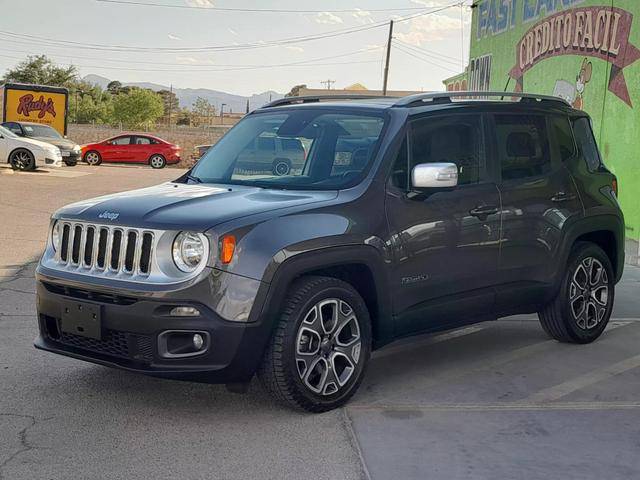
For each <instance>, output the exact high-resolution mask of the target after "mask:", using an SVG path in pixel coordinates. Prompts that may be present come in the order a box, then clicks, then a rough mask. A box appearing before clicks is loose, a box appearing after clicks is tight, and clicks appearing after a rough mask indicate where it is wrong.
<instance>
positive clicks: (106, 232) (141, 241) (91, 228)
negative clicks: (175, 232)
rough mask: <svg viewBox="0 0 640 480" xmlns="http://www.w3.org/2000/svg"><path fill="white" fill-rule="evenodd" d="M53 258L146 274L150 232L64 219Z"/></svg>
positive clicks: (150, 255) (64, 262) (70, 263)
mask: <svg viewBox="0 0 640 480" xmlns="http://www.w3.org/2000/svg"><path fill="white" fill-rule="evenodd" d="M61 228H62V236H61V240H60V246H59V249H58V252H57V255H56V260H57V261H58V263H59V264H61V265H62V266H64V267H77V268H86V269H91V270H98V271H103V272H106V271H109V272H112V273H117V274H123V275H131V276H134V275H135V276H148V275H149V273H150V272H151V264H152V259H153V246H154V234H153V232H149V231H145V230H140V229H137V228H125V227H112V226H101V225H89V224H84V223H75V222H66V221H65V222H63V223H62V225H61Z"/></svg>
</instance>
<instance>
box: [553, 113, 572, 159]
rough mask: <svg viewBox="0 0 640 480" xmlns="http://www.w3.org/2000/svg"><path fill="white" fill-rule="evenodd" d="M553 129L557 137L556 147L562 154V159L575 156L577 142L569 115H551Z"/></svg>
mask: <svg viewBox="0 0 640 480" xmlns="http://www.w3.org/2000/svg"><path fill="white" fill-rule="evenodd" d="M550 121H551V129H552V130H553V136H554V137H555V138H554V140H555V142H554V143H555V145H554V147H555V149H556V150H557V152H558V153H559V155H560V159H561V160H562V161H563V162H564V161H565V160H569V159H570V158H572V157H574V156H575V154H576V144H575V142H574V141H573V133H572V132H571V125H570V123H569V119H568V118H567V117H558V116H553V117H550Z"/></svg>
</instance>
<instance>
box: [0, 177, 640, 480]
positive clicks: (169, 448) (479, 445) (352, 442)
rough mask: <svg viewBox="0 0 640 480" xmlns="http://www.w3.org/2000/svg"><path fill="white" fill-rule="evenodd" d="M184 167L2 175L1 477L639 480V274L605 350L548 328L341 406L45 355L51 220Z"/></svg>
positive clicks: (475, 342)
mask: <svg viewBox="0 0 640 480" xmlns="http://www.w3.org/2000/svg"><path fill="white" fill-rule="evenodd" d="M180 173H181V172H180V171H178V170H176V169H165V170H161V171H155V170H151V169H149V168H123V167H109V166H101V167H98V168H90V167H86V166H78V167H75V168H63V169H60V170H58V171H53V172H49V173H47V172H42V173H31V174H29V173H24V174H14V173H12V172H10V171H8V170H6V169H0V244H1V245H2V248H0V479H11V480H13V479H55V480H58V479H59V480H69V479H83V480H84V479H139V478H141V479H149V478H156V479H165V478H167V479H168V478H185V479H248V478H251V479H253V478H255V479H307V478H309V479H311V478H312V479H314V480H319V479H376V480H377V479H414V478H415V479H492V480H493V479H511V478H525V479H528V480H529V479H550V478H562V479H563V480H565V479H574V478H575V479H580V480H585V479H594V480H595V479H598V480H599V479H602V478H607V479H637V478H640V422H638V418H640V295H638V292H639V287H640V269H638V268H635V267H627V269H626V272H625V276H624V278H623V281H622V282H621V283H620V284H619V285H618V289H617V299H616V306H615V310H614V314H613V319H612V321H611V323H610V326H609V328H608V329H607V331H606V332H605V334H604V335H603V336H602V338H601V339H600V340H599V341H597V342H595V343H593V344H591V345H583V346H577V345H565V344H560V343H558V342H555V341H553V340H550V339H549V338H548V337H547V336H546V335H545V334H544V332H543V331H542V329H541V328H540V326H539V324H538V322H537V319H536V317H535V316H530V315H529V316H518V317H509V318H507V319H502V320H499V321H497V322H486V323H482V324H478V325H473V326H470V327H466V328H462V329H458V330H454V331H450V332H445V333H441V334H437V335H432V336H424V337H419V338H414V339H412V340H411V341H403V342H398V343H396V344H393V345H391V346H389V347H387V348H385V349H383V350H381V351H379V352H377V353H376V354H375V355H374V357H373V359H372V361H371V363H370V367H369V370H368V372H367V377H366V379H365V381H364V383H363V385H362V386H361V389H360V391H359V392H358V393H357V394H356V396H355V397H354V398H353V399H352V401H351V402H350V403H349V405H348V406H347V407H346V408H344V409H340V410H336V411H333V412H329V413H325V414H321V415H310V414H301V413H297V412H292V411H290V410H287V409H284V408H282V407H280V406H279V405H276V404H274V403H273V402H272V401H271V399H270V398H269V397H268V396H267V395H266V394H265V393H264V392H263V391H262V389H261V388H260V386H259V385H258V384H257V382H253V383H252V384H251V387H250V390H249V392H248V393H247V394H244V395H238V394H232V393H229V392H227V391H226V389H225V388H224V387H223V386H219V385H203V384H195V383H186V382H178V381H168V380H161V379H154V378H150V377H144V376H139V375H134V374H131V373H127V372H121V371H117V370H112V369H108V368H105V367H101V366H96V365H92V364H87V363H83V362H80V361H77V360H73V359H70V358H65V357H62V356H57V355H53V354H50V353H47V352H41V351H37V350H35V349H34V348H33V346H32V340H33V338H34V336H35V335H36V318H35V295H34V280H33V271H34V268H35V263H34V262H35V261H36V260H37V256H38V255H39V253H40V251H41V249H42V248H43V246H44V242H45V240H46V233H47V228H48V218H49V215H50V213H51V212H52V211H53V210H55V209H56V208H58V207H59V206H62V205H64V204H66V203H69V202H72V201H76V200H80V199H84V198H88V197H92V196H96V195H99V194H105V193H111V192H115V191H120V190H127V189H130V188H135V187H143V186H148V185H154V184H157V183H160V182H162V181H166V180H169V179H172V178H175V177H176V176H178V175H179V174H180Z"/></svg>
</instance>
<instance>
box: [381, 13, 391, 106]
mask: <svg viewBox="0 0 640 480" xmlns="http://www.w3.org/2000/svg"><path fill="white" fill-rule="evenodd" d="M391 39H393V20H389V40H387V60H386V62H385V64H384V81H383V83H382V95H384V96H386V95H387V82H388V81H389V58H390V57H391Z"/></svg>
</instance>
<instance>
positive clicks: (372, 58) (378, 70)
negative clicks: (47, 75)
mask: <svg viewBox="0 0 640 480" xmlns="http://www.w3.org/2000/svg"><path fill="white" fill-rule="evenodd" d="M119 2H121V3H119ZM126 2H129V3H128V4H127V3H126ZM130 2H137V3H142V4H144V5H140V4H135V5H134V4H131V3H130ZM455 3H458V2H456V0H366V1H365V0H322V1H311V0H271V1H267V0H262V1H256V0H108V1H105V0H20V1H18V2H16V1H15V0H0V5H2V4H6V5H5V6H6V8H3V9H2V11H3V14H2V16H0V40H2V42H1V45H0V72H4V71H5V70H6V69H7V68H11V67H13V66H15V65H16V64H17V63H19V62H20V60H21V59H23V58H25V57H26V56H27V55H30V54H31V55H36V54H45V55H47V56H49V57H50V58H51V59H52V60H54V61H55V62H56V63H59V64H74V65H76V66H77V67H78V70H79V72H80V74H81V76H84V75H87V74H96V75H101V76H104V77H107V78H109V79H111V80H119V81H121V82H153V83H158V84H162V85H171V84H172V85H173V86H174V87H178V88H209V89H213V90H221V91H225V92H228V93H234V94H239V95H250V94H252V93H260V92H264V91H268V90H273V91H277V92H280V93H286V92H288V91H289V90H290V89H291V87H292V86H294V85H297V84H306V85H308V86H309V87H310V88H325V87H326V84H322V83H321V82H322V81H325V80H331V81H333V82H335V83H332V84H331V86H332V88H344V87H346V86H348V85H351V84H353V83H356V82H358V83H361V84H363V85H364V86H366V87H367V88H369V89H380V88H381V87H382V78H383V61H384V56H385V45H386V42H387V36H388V25H386V24H385V25H380V26H376V25H378V24H382V23H383V22H388V21H389V20H390V19H395V20H396V23H395V26H394V40H393V42H392V45H394V47H393V48H392V50H391V62H390V73H389V89H390V90H425V91H426V90H442V89H443V85H442V80H443V79H445V78H447V77H450V76H452V75H455V74H457V73H459V72H461V71H462V70H463V63H464V64H466V61H467V60H466V59H467V56H468V47H469V30H470V20H471V9H470V8H469V7H466V6H463V7H460V6H453V7H451V8H446V9H442V10H440V11H438V12H435V13H430V14H427V15H422V16H416V17H414V18H411V19H408V20H404V21H403V18H404V17H407V16H415V15H418V14H420V13H424V12H434V10H436V9H441V8H442V7H446V6H449V5H453V4H455ZM464 3H465V4H466V5H468V4H470V3H471V2H470V1H465V2H464ZM225 9H245V10H251V9H260V10H265V9H272V10H295V12H292V13H284V12H282V11H280V12H265V11H260V12H251V11H236V10H232V11H229V10H225ZM389 9H398V10H393V11H389ZM303 10H304V12H302V11H303ZM380 10H384V11H380ZM345 30H347V31H351V33H349V34H338V35H334V36H331V37H328V38H319V39H313V40H306V41H301V40H305V39H302V38H300V37H306V39H308V37H309V36H321V35H326V34H332V33H341V32H344V31H345ZM353 30H358V31H355V32H353ZM282 40H287V41H286V42H283V41H282Z"/></svg>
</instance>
